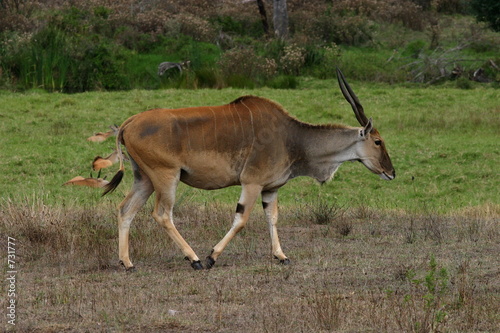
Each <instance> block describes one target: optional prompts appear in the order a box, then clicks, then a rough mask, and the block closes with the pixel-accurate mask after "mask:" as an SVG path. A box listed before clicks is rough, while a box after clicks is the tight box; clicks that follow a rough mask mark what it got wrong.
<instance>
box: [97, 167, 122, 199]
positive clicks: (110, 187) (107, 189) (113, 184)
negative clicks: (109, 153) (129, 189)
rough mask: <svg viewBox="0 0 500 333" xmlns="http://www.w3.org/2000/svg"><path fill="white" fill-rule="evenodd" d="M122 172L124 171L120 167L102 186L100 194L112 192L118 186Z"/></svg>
mask: <svg viewBox="0 0 500 333" xmlns="http://www.w3.org/2000/svg"><path fill="white" fill-rule="evenodd" d="M123 174H124V172H123V170H122V169H120V170H118V172H117V173H116V175H115V176H114V177H113V179H111V181H110V182H109V184H108V185H106V186H104V193H103V194H102V196H105V195H106V194H108V193H111V192H113V191H114V190H115V189H116V188H117V187H118V185H119V184H120V182H121V181H122V178H123Z"/></svg>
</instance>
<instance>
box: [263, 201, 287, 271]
mask: <svg viewBox="0 0 500 333" xmlns="http://www.w3.org/2000/svg"><path fill="white" fill-rule="evenodd" d="M262 207H263V208H264V212H265V214H266V219H267V222H268V223H269V232H270V233H271V243H272V252H273V255H274V257H275V258H277V259H278V260H279V261H280V263H282V264H284V265H287V264H289V263H290V260H289V259H288V258H287V256H286V255H285V254H284V253H283V251H282V250H281V245H280V240H279V238H278V229H277V228H276V223H277V222H278V191H264V192H262Z"/></svg>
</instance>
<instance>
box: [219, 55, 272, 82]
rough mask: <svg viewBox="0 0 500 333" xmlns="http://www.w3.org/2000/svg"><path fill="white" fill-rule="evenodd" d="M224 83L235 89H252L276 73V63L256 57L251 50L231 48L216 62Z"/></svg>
mask: <svg viewBox="0 0 500 333" xmlns="http://www.w3.org/2000/svg"><path fill="white" fill-rule="evenodd" d="M218 65H219V66H220V69H221V72H222V74H223V76H224V78H225V79H226V83H227V84H229V85H234V86H236V87H252V86H254V85H255V84H256V83H259V82H261V81H263V80H267V79H269V78H271V77H272V76H274V75H275V73H276V67H277V66H276V62H275V61H274V60H272V59H268V58H263V57H261V56H258V55H257V54H256V53H255V51H254V50H253V49H252V48H249V47H242V48H233V49H231V50H228V51H226V52H224V53H223V54H222V56H221V59H220V60H219V62H218Z"/></svg>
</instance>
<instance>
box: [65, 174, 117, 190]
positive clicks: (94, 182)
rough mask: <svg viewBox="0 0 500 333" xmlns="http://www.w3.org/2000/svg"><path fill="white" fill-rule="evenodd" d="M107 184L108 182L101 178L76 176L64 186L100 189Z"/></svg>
mask: <svg viewBox="0 0 500 333" xmlns="http://www.w3.org/2000/svg"><path fill="white" fill-rule="evenodd" d="M108 184H109V181H107V180H105V179H102V178H93V177H89V178H83V177H82V176H76V177H75V178H73V179H71V180H68V181H67V182H66V183H64V184H63V186H64V185H76V186H88V187H97V188H101V187H104V186H106V185H108Z"/></svg>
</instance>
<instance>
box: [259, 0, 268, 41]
mask: <svg viewBox="0 0 500 333" xmlns="http://www.w3.org/2000/svg"><path fill="white" fill-rule="evenodd" d="M257 6H258V7H259V14H260V20H261V22H262V27H263V28H264V33H265V34H266V35H269V24H268V23H267V14H266V7H264V1H263V0H257Z"/></svg>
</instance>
